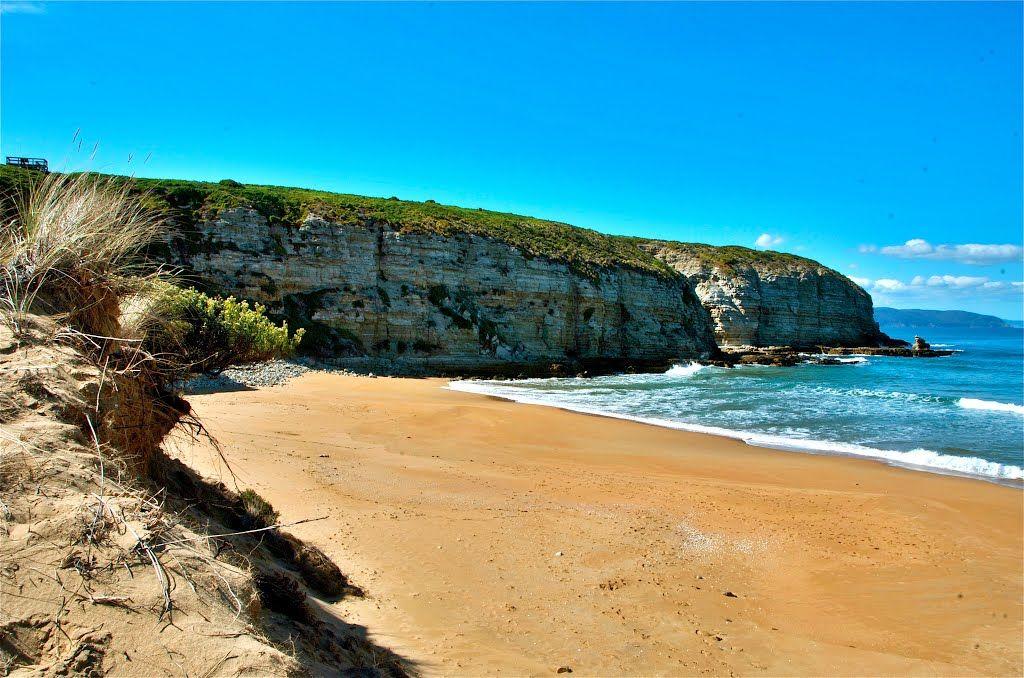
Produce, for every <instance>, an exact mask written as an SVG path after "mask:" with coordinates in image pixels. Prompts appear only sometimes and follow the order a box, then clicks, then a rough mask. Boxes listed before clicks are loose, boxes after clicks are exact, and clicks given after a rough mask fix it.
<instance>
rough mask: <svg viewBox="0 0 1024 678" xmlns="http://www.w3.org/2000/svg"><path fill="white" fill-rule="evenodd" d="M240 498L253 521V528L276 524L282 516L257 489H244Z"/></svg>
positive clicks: (247, 514)
mask: <svg viewBox="0 0 1024 678" xmlns="http://www.w3.org/2000/svg"><path fill="white" fill-rule="evenodd" d="M238 498H239V499H240V500H241V501H242V509H243V510H244V511H245V514H246V516H248V518H249V521H250V522H251V523H252V526H253V528H252V529H259V528H262V527H270V526H271V525H276V524H277V521H278V519H279V518H280V517H281V514H279V513H278V512H277V511H276V510H275V509H274V507H273V506H271V504H270V502H269V501H267V500H266V499H264V498H263V497H261V496H260V495H259V493H257V492H256V491H255V490H242V491H241V492H240V493H239V495H238Z"/></svg>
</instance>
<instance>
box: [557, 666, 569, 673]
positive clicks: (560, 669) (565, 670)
mask: <svg viewBox="0 0 1024 678" xmlns="http://www.w3.org/2000/svg"><path fill="white" fill-rule="evenodd" d="M555 673H572V667H571V666H559V667H558V670H557V671H555Z"/></svg>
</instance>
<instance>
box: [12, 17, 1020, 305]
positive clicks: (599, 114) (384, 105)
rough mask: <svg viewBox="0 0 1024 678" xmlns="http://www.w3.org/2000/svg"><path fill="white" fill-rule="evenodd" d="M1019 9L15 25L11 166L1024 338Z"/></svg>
mask: <svg viewBox="0 0 1024 678" xmlns="http://www.w3.org/2000/svg"><path fill="white" fill-rule="evenodd" d="M1021 7H1022V6H1021V4H1019V3H1009V2H1007V3H993V4H985V3H962V4H956V3H927V4H926V3H911V4H898V3H857V4H838V3H831V4H809V3H791V4H768V3H760V4H740V3H728V4H698V3H692V4H650V5H641V4H629V5H616V4H598V5H595V4H566V5H551V4H548V5H538V4H507V5H497V4H488V5H473V4H442V3H434V4H373V5H364V4H314V3H293V4H255V3H222V4H199V3H168V4H160V3H138V4H135V3H111V4H103V3H93V2H90V3H80V4H78V3H38V2H8V1H7V0H4V1H3V14H2V16H0V21H2V27H0V30H2V47H0V50H2V51H0V64H2V66H0V75H2V84H0V94H2V100H0V105H2V110H0V113H2V121H0V133H2V143H0V146H2V150H3V153H5V154H18V155H39V156H45V157H47V158H49V159H50V160H51V163H52V165H53V166H55V167H57V168H63V169H81V168H91V169H96V170H102V171H109V172H118V173H134V174H136V175H138V176H158V177H180V178H196V179H214V180H216V179H222V178H228V177H230V178H233V179H237V180H239V181H245V182H258V183H272V184H284V185H293V186H304V187H313V188H322V189H329V190H338V191H345V192H352V193H363V194H369V195H379V196H390V195H398V196H400V197H402V198H409V199H427V198H432V199H435V200H437V201H439V202H445V203H452V204H458V205H466V206H473V207H476V206H480V207H486V208H490V209H497V210H507V211H515V212H519V213H524V214H530V215H535V216H541V217H547V218H553V219H559V220H563V221H568V222H570V223H573V224H577V225H580V226H588V227H591V228H596V229H598V230H601V231H606V232H609V233H628V234H637V235H648V236H657V237H663V238H674V239H680V240H693V241H702V242H709V243H714V244H741V245H747V246H751V247H752V246H754V245H755V242H756V241H757V240H758V238H761V243H762V244H765V245H767V246H770V247H772V248H775V249H780V250H784V251H791V252H795V253H798V254H802V255H805V256H810V257H813V258H816V259H819V260H820V261H822V262H823V263H826V264H828V265H830V266H832V267H834V268H836V269H838V270H840V271H842V272H843V273H846V274H848V275H851V276H854V277H856V278H857V279H858V280H859V281H860V282H861V283H862V284H864V285H865V287H867V288H868V289H869V290H870V291H872V293H873V295H874V296H875V299H876V303H881V304H889V305H896V306H902V307H924V308H964V309H969V310H976V311H981V312H991V313H996V314H998V315H1001V316H1003V317H1009V318H1014V319H1017V318H1020V317H1021V315H1022V313H1021V303H1022V302H1021V299H1022V295H1021V285H1019V284H1017V285H1014V284H1013V283H1020V281H1021V280H1022V279H1024V277H1022V266H1021V254H1020V245H1021V240H1022V167H1021V166H1022V138H1021V132H1022V130H1021V128H1022V94H1021V92H1022V73H1021V70H1022V69H1021V64H1022V49H1021V33H1022V12H1021ZM78 129H81V134H80V138H81V139H82V140H84V143H83V145H82V148H81V150H78V149H77V145H75V146H74V147H73V146H72V144H71V140H72V137H73V135H74V134H75V132H76V130H78ZM96 143H99V147H98V150H97V152H96V153H95V157H94V158H92V159H90V154H91V151H92V149H93V146H94V144H96ZM129 158H132V160H131V161H130V162H129ZM147 158H148V160H146V159H147ZM908 241H912V242H911V243H910V245H907V244H906V243H907V242H908ZM918 241H923V242H918ZM966 245H980V246H982V247H973V248H972V247H965V246H966ZM993 246H1004V247H993ZM1006 246H1008V247H1006ZM886 247H888V248H889V249H884V248H886ZM972 262H973V263H972Z"/></svg>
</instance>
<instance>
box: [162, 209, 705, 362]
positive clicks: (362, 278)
mask: <svg viewBox="0 0 1024 678" xmlns="http://www.w3.org/2000/svg"><path fill="white" fill-rule="evenodd" d="M193 228H194V232H193V233H192V234H191V236H190V237H191V240H190V241H189V244H188V247H182V246H181V243H180V242H179V243H178V246H177V247H176V254H175V256H176V257H177V259H178V261H179V262H180V263H182V264H184V265H185V266H186V269H187V270H188V271H189V273H190V274H192V275H194V276H195V277H196V278H197V279H198V280H199V281H200V282H201V283H202V284H203V285H204V286H206V287H208V288H212V289H213V290H214V291H216V292H218V293H221V294H234V295H235V296H238V297H242V298H246V299H254V300H257V301H260V302H261V303H263V304H265V305H266V306H267V307H268V310H269V311H271V312H272V313H275V314H279V315H281V316H284V317H287V318H289V319H290V320H291V322H292V323H296V324H301V325H302V326H305V327H306V328H307V334H306V338H305V339H304V340H303V342H304V344H306V345H307V348H314V349H316V350H317V351H319V352H321V353H323V354H326V355H331V356H348V357H350V358H352V359H353V360H358V359H359V358H360V357H363V358H366V359H373V360H376V361H384V362H385V364H384V365H383V366H382V367H384V368H389V369H395V370H401V369H403V368H410V369H416V368H419V369H426V370H430V371H454V372H462V373H474V372H477V373H479V372H484V373H486V372H501V371H503V370H504V369H508V368H510V367H514V366H528V365H532V366H544V367H550V364H551V363H569V364H571V365H573V366H574V367H579V368H583V369H590V368H594V369H600V368H602V367H604V368H607V369H611V368H614V367H621V366H624V365H629V364H632V365H636V366H641V367H642V366H644V365H646V364H650V365H651V366H654V365H657V364H664V363H666V362H669V361H672V360H674V359H677V358H685V357H691V358H699V357H702V356H703V357H707V356H710V355H713V354H715V353H716V352H717V347H716V345H715V340H714V335H713V331H712V325H711V318H710V316H709V315H708V313H707V311H706V310H705V309H704V308H703V307H702V306H701V305H700V302H699V300H698V299H697V297H696V295H695V294H694V293H693V290H692V289H691V287H690V285H689V283H688V282H687V280H686V279H685V278H683V277H681V276H679V277H674V276H672V275H671V274H670V273H669V272H666V273H665V274H662V275H658V274H656V273H652V272H645V271H638V270H634V269H632V268H629V267H626V266H618V267H605V268H601V269H599V270H598V271H597V273H596V274H594V275H583V274H581V273H579V272H577V271H575V270H574V269H573V268H571V267H570V266H569V265H568V264H566V263H562V262H559V261H554V260H551V259H547V258H542V257H535V258H529V257H527V256H524V254H523V253H521V252H520V250H518V249H517V248H515V247H512V246H510V245H509V244H507V243H505V242H502V241H500V240H497V239H493V238H489V237H484V236H480V235H472V234H465V233H463V234H454V235H439V234H432V233H416V232H413V233H403V232H401V231H400V230H396V229H395V228H394V227H392V226H390V225H388V224H387V223H381V222H379V221H375V220H372V219H356V220H351V221H346V222H345V223H336V222H332V221H328V220H324V219H321V218H319V217H317V216H307V217H306V218H305V219H304V220H303V221H302V222H301V224H300V225H299V226H297V227H296V226H290V225H284V224H280V223H268V220H267V219H266V218H264V217H263V216H262V215H261V214H260V213H259V212H257V211H255V210H253V209H248V208H231V209H225V210H222V211H220V212H219V213H218V214H217V215H216V216H215V217H213V218H209V219H206V220H201V221H199V222H198V223H197V224H196V225H195V226H194V227H193Z"/></svg>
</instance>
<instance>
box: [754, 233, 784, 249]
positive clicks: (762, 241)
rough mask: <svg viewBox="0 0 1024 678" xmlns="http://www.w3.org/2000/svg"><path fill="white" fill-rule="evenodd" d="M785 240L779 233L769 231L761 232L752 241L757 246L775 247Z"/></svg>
mask: <svg viewBox="0 0 1024 678" xmlns="http://www.w3.org/2000/svg"><path fill="white" fill-rule="evenodd" d="M785 241H786V239H785V238H783V237H782V236H781V235H772V234H771V233H762V234H761V235H759V236H758V237H757V240H755V241H754V244H755V245H757V246H758V247H765V248H767V247H775V246H777V245H781V244H782V243H784V242H785Z"/></svg>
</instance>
